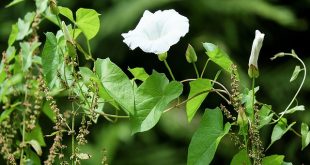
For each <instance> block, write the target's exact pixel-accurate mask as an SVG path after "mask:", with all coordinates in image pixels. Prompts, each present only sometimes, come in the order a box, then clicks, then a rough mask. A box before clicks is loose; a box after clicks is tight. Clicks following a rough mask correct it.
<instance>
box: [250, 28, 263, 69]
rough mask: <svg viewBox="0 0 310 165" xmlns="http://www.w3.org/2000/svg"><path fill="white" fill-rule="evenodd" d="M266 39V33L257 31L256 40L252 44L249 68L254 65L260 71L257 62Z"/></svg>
mask: <svg viewBox="0 0 310 165" xmlns="http://www.w3.org/2000/svg"><path fill="white" fill-rule="evenodd" d="M264 37H265V34H264V33H261V32H260V31H259V30H256V31H255V38H254V41H253V44H252V50H251V56H250V60H249V66H251V65H253V66H254V67H255V68H256V69H258V66H257V60H258V56H259V52H260V49H261V48H262V45H263V40H264Z"/></svg>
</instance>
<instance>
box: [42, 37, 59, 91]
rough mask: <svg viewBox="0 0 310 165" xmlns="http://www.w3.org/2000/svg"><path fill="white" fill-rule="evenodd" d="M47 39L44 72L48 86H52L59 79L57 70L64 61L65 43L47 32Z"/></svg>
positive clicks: (44, 52)
mask: <svg viewBox="0 0 310 165" xmlns="http://www.w3.org/2000/svg"><path fill="white" fill-rule="evenodd" d="M45 35H46V41H45V45H44V48H43V52H42V67H43V74H44V78H45V80H46V82H47V83H48V86H49V87H50V88H52V87H53V86H54V85H55V82H56V80H57V71H58V70H59V68H60V66H61V64H62V63H63V55H62V53H61V52H62V51H63V50H64V49H63V48H64V45H63V44H60V42H61V41H60V40H59V39H57V38H56V36H55V35H54V34H53V33H51V32H47V33H46V34H45Z"/></svg>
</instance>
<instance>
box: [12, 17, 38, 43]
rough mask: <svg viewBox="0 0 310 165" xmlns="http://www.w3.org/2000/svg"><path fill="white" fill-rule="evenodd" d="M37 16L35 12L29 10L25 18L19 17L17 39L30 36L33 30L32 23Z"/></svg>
mask: <svg viewBox="0 0 310 165" xmlns="http://www.w3.org/2000/svg"><path fill="white" fill-rule="evenodd" d="M34 17H35V12H29V13H27V14H26V15H25V17H24V19H23V20H22V19H20V18H19V19H18V22H17V28H18V34H17V37H16V40H17V41H19V40H23V39H24V38H25V37H26V36H28V35H29V34H30V33H31V32H32V29H31V23H32V21H33V19H34Z"/></svg>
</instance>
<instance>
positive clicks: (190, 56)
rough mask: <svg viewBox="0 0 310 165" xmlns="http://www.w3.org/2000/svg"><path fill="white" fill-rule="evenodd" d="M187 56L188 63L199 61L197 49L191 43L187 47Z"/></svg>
mask: <svg viewBox="0 0 310 165" xmlns="http://www.w3.org/2000/svg"><path fill="white" fill-rule="evenodd" d="M185 57H186V61H187V62H188V63H194V62H196V61H197V55H196V52H195V49H194V48H193V47H192V45H190V44H188V47H187V49H186V53H185Z"/></svg>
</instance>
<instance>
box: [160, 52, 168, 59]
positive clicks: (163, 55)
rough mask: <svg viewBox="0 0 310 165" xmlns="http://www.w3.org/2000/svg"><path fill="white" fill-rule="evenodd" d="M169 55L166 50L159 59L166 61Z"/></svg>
mask: <svg viewBox="0 0 310 165" xmlns="http://www.w3.org/2000/svg"><path fill="white" fill-rule="evenodd" d="M167 56H168V54H167V52H165V53H162V54H159V55H158V59H159V61H165V60H166V59H167Z"/></svg>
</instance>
